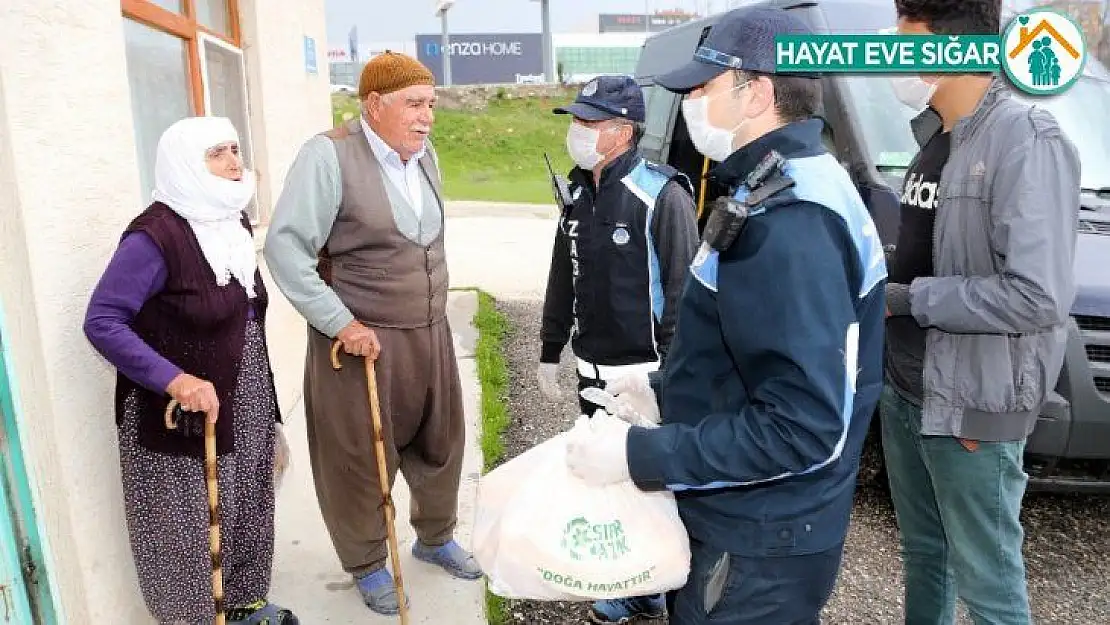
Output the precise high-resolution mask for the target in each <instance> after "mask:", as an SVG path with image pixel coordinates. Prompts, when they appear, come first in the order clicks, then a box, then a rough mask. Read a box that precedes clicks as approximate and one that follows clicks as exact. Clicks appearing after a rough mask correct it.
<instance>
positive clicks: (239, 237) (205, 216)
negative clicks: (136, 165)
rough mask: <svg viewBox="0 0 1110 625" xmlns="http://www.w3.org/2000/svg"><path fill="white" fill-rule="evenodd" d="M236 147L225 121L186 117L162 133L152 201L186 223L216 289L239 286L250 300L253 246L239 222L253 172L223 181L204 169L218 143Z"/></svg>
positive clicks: (251, 186) (252, 187)
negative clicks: (207, 155) (232, 283)
mask: <svg viewBox="0 0 1110 625" xmlns="http://www.w3.org/2000/svg"><path fill="white" fill-rule="evenodd" d="M228 141H234V142H236V143H238V142H239V133H237V132H236V131H235V127H234V126H233V125H232V124H231V120H229V119H227V118H226V117H187V118H185V119H182V120H181V121H178V122H177V123H175V124H174V125H172V126H170V127H169V128H167V129H166V132H164V133H162V138H161V139H160V140H159V141H158V156H157V158H156V160H155V164H154V193H153V198H154V200H155V201H157V202H162V203H163V204H165V205H166V206H169V207H170V208H171V209H173V211H174V212H175V213H177V214H178V215H180V216H181V217H182V218H183V219H185V220H186V221H188V222H189V226H190V227H192V229H193V233H194V234H196V237H197V241H198V242H199V243H200V249H201V251H202V252H203V253H204V258H205V260H207V261H208V265H209V266H210V267H212V271H213V273H215V274H216V284H218V285H219V286H227V284H228V283H229V282H230V280H231V278H233V277H234V278H235V279H236V280H238V281H239V284H241V285H243V288H244V289H246V291H247V296H248V297H251V298H253V297H254V295H255V293H254V272H255V269H256V268H257V266H258V260H257V257H256V256H255V249H254V241H253V240H252V239H251V235H250V233H249V232H247V230H246V228H244V227H243V224H242V223H241V220H242V212H243V210H244V209H246V207H247V205H248V204H250V201H251V198H252V197H254V191H255V178H254V172H252V171H248V170H246V169H244V170H243V179H242V180H241V181H236V180H228V179H226V178H221V177H219V176H217V175H215V174H213V173H212V172H210V171H209V170H208V165H207V163H206V162H205V153H206V152H207V151H208V150H209V149H211V148H213V147H216V146H217V145H219V144H221V143H226V142H228Z"/></svg>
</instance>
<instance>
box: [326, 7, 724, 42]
mask: <svg viewBox="0 0 1110 625" xmlns="http://www.w3.org/2000/svg"><path fill="white" fill-rule="evenodd" d="M707 4H708V8H709V10H710V11H711V12H717V11H722V10H725V9H727V8H728V6H729V0H551V29H552V31H554V32H583V31H587V32H588V31H589V30H591V29H592V30H593V31H594V32H597V14H598V13H644V10H645V9H650V12H652V13H654V12H656V11H660V10H666V9H675V8H679V9H684V10H687V11H694V10H695V9H697V10H698V11H700V12H703V13H704V12H705V10H706V5H707ZM382 5H386V6H388V7H389V8H385V7H384V6H382ZM434 6H435V0H327V10H328V45H329V47H346V46H347V33H348V32H349V31H350V30H351V27H352V26H358V39H359V44H360V47H362V46H366V45H367V44H370V43H372V42H375V41H379V42H386V41H411V40H412V39H413V37H414V36H415V35H416V34H418V33H439V32H440V20H439V18H438V17H436V15H435V14H434V13H433V11H434ZM387 16H388V17H387ZM447 20H448V26H449V27H450V29H451V31H452V32H459V33H498V32H500V33H506V32H518V33H519V32H539V30H540V3H539V2H537V1H536V0H456V2H455V6H454V7H453V8H452V9H451V10H450V11H449V12H448V13H447Z"/></svg>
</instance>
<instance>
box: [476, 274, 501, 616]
mask: <svg viewBox="0 0 1110 625" xmlns="http://www.w3.org/2000/svg"><path fill="white" fill-rule="evenodd" d="M473 290H474V291H475V292H476V293H477V294H478V312H477V313H475V315H474V327H475V328H477V330H478V341H477V345H476V347H475V354H474V361H475V363H476V367H477V370H478V382H479V384H480V385H481V389H482V396H481V429H482V437H481V445H482V464H483V468H482V471H483V473H485V472H488V471H489V470H490V468H492V467H493V466H494V465H495V464H497V463H498V461H500V460H501V457H502V455H503V454H504V453H505V448H504V446H503V445H502V443H501V434H502V432H504V431H505V428H506V427H507V426H508V425H509V406H508V390H507V387H508V384H509V368H508V365H507V363H506V361H505V355H504V353H503V352H502V349H501V345H502V341H503V340H504V338H505V335H506V334H507V333H508V331H509V322H508V320H507V319H506V318H505V316H504V315H502V314H501V312H500V311H499V310H497V303H496V301H495V300H494V299H493V297H492V296H491V295H489V294H488V293H486V292H485V291H481V290H479V289H473ZM507 603H508V602H507V601H506V600H505V599H503V598H502V597H498V596H497V595H495V594H493V593H491V592H490V591H489V590H488V588H487V590H486V619H487V621H488V622H489V623H490V625H506V624H507V623H508V622H509V614H508V605H507Z"/></svg>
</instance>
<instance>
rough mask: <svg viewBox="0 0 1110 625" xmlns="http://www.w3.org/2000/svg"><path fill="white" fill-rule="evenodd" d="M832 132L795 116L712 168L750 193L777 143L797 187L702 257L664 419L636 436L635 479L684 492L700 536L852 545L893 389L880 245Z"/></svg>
mask: <svg viewBox="0 0 1110 625" xmlns="http://www.w3.org/2000/svg"><path fill="white" fill-rule="evenodd" d="M821 128H822V122H821V121H820V120H817V119H812V120H806V121H802V122H795V123H792V124H789V125H787V126H785V127H783V128H780V129H778V130H776V131H773V132H771V133H769V134H767V135H765V136H763V137H761V138H759V139H757V140H756V141H754V142H752V143H751V144H749V145H747V146H745V147H744V148H742V149H741V150H739V151H737V152H736V153H734V154H733V155H732V156H730V157H729V158H728V159H727V160H726V161H725V162H723V163H721V164H720V165H719V166H717V167H716V168H715V169H714V172H713V175H714V176H715V177H717V178H718V179H720V180H721V181H722V182H724V183H726V184H731V186H738V187H739V188H738V190H737V192H736V194H735V197H737V198H743V197H745V196H746V195H747V193H748V189H746V188H745V187H743V185H742V184H740V183H741V182H742V180H743V178H744V177H745V176H746V175H747V174H748V173H749V172H750V171H751V170H752V169H753V168H754V167H755V165H756V164H757V163H758V162H759V161H760V160H761V159H762V158H763V156H764V155H766V154H767V153H768V152H769V151H770V150H771V149H774V150H777V151H778V152H779V153H780V154H782V155H783V156H784V157H786V159H787V166H786V173H787V174H788V175H790V176H791V177H792V178H793V179H794V180H795V181H796V185H795V186H794V187H793V188H791V189H788V190H786V191H783V192H780V193H779V194H777V195H776V196H774V197H773V198H772V199H771V200H768V201H767V202H766V203H765V204H764V206H765V210H764V211H763V212H762V213H760V212H759V211H758V210H757V211H756V213H757V214H753V215H752V216H750V217H749V218H748V221H747V224H746V225H745V227H744V230H743V231H742V232H741V234H740V236H739V237H738V239H737V240H736V242H735V243H734V244H733V245H732V246H731V247H730V248H729V249H727V250H725V251H724V252H721V253H720V254H718V253H716V252H712V253H711V254H709V255H704V254H699V257H698V258H696V259H695V261H694V263H693V265H692V266H691V276H690V278H689V279H687V281H686V285H685V288H684V290H683V294H682V297H681V299H680V303H679V309H678V321H677V328H676V331H675V337H674V342H673V344H672V347H671V353H670V355H669V357H668V359H667V361H666V365H665V367H664V369H663V371H662V372H661V373H660V374H659V376H658V379H657V381H658V384H659V386H658V389H657V392H658V395H659V399H660V410H661V415H662V425H661V427H659V428H651V429H648V428H641V427H634V428H632V430H631V431H630V432H629V437H628V443H627V444H628V463H629V469H630V472H631V474H632V479H633V481H634V482H635V483H636V484H637V486H639V487H640V488H641V489H645V490H655V489H662V488H667V489H670V490H672V491H675V493H676V498H677V499H678V506H679V512H680V514H681V516H682V519H683V521H684V523H685V524H686V527H687V529H688V531H689V533H690V536H691V538H693V539H694V540H697V541H700V542H703V543H706V544H709V545H711V546H713V547H716V548H718V549H721V550H724V551H729V552H732V553H737V554H744V555H750V556H768V555H790V554H804V553H815V552H818V551H824V550H826V549H829V548H834V547H837V546H839V545H840V544H841V543H842V542H843V540H844V536H845V533H846V532H847V527H848V519H849V515H850V512H851V507H852V495H853V492H854V490H855V488H854V486H855V480H856V473H857V470H858V466H859V454H860V450H861V447H862V444H863V440H864V437H865V435H866V433H867V429H868V424H869V423H870V419H871V414H872V412H873V411H874V409H875V404H876V403H877V401H878V397H879V393H880V389H881V386H882V365H883V358H882V356H883V354H882V342H883V325H884V324H883V322H884V311H885V303H884V297H883V290H884V286H885V282H886V263H885V260H884V257H883V250H882V244H881V243H880V241H879V238H878V234H877V232H876V230H875V226H874V223H873V222H872V221H871V217H870V215H869V214H868V213H867V210H866V208H865V207H864V205H863V202H862V201H861V200H860V196H859V193H858V192H857V190H856V187H855V185H854V184H853V183H852V181H851V180H850V178H849V176H848V174H847V173H846V172H845V171H844V169H843V168H842V167H841V166H840V164H839V163H838V162H837V160H836V158H835V157H833V156H832V155H830V154H828V153H827V152H826V150H825V148H824V146H823V144H822V141H821Z"/></svg>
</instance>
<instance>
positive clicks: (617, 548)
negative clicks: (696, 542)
mask: <svg viewBox="0 0 1110 625" xmlns="http://www.w3.org/2000/svg"><path fill="white" fill-rule="evenodd" d="M570 435H571V434H570V433H569V432H563V433H561V434H559V435H557V436H555V437H554V438H551V439H550V440H547V441H545V442H543V443H540V444H539V445H536V446H535V447H533V448H532V449H530V450H528V451H526V452H524V453H523V454H520V455H519V456H517V457H516V458H513V459H512V460H510V461H509V462H506V463H505V464H503V465H501V466H499V467H497V468H496V469H494V470H493V471H491V472H490V473H489V474H487V475H486V476H485V477H483V478H482V481H481V483H480V485H479V490H478V511H477V519H476V521H475V526H474V535H473V545H474V557H475V558H476V559H477V560H478V563H479V564H480V565H481V567H482V570H483V571H484V572H485V574H486V576H487V577H488V578H489V589H490V591H491V592H493V593H494V594H496V595H499V596H501V597H507V598H513V599H538V600H550V601H587V600H594V599H617V598H621V597H633V596H640V595H651V594H656V593H661V592H666V591H668V590H673V589H675V588H680V587H682V586H684V585H685V584H686V578H687V576H688V575H689V572H690V542H689V536H688V535H687V533H686V527H685V526H684V525H683V524H682V520H681V519H680V518H679V516H678V508H677V507H676V505H675V500H674V495H673V494H672V493H670V492H669V491H658V492H645V491H641V490H640V489H639V488H637V487H636V486H635V485H634V484H632V483H631V482H623V483H619V484H613V485H609V486H601V487H598V486H590V485H588V484H586V483H585V482H583V481H582V480H580V479H578V478H577V477H575V476H574V475H573V474H572V473H570V470H569V469H568V468H567V465H566V443H567V439H568V437H569V436H570Z"/></svg>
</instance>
